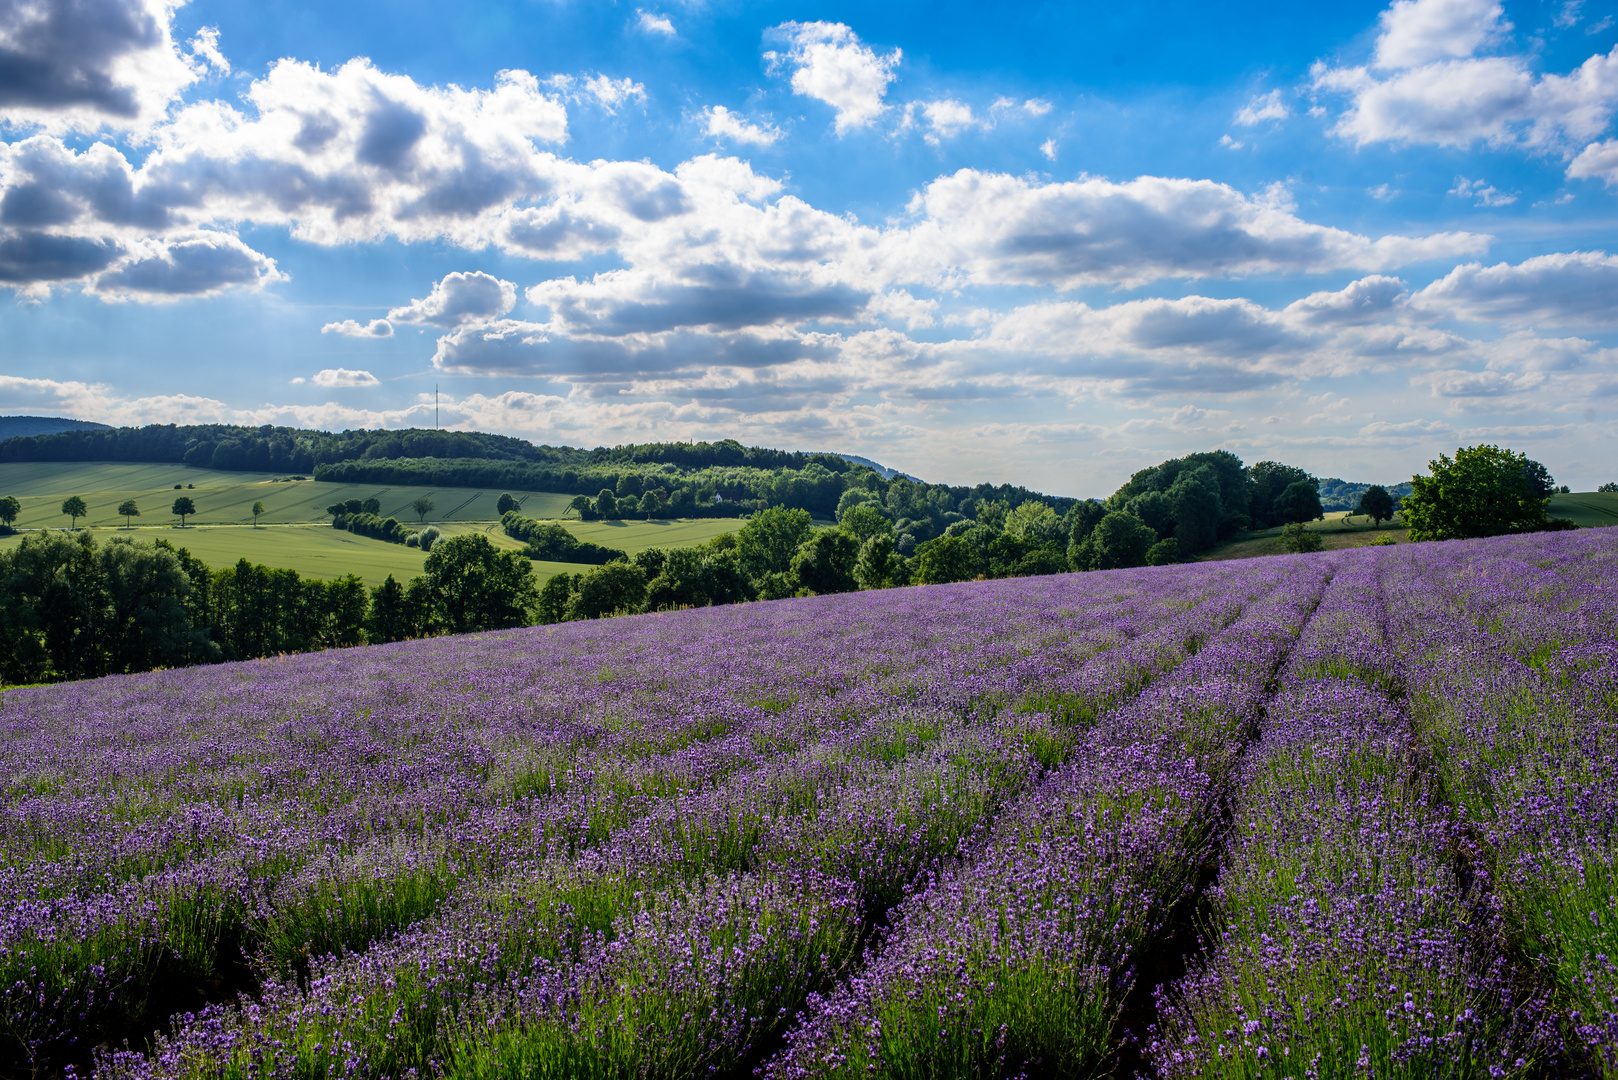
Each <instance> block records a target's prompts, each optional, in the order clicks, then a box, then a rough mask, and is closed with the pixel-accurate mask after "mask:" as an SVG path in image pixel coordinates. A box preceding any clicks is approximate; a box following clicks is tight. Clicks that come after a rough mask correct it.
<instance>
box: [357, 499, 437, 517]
mask: <svg viewBox="0 0 1618 1080" xmlns="http://www.w3.org/2000/svg"><path fill="white" fill-rule="evenodd" d="M429 509H430V508H429ZM360 513H362V514H376V515H377V516H378V517H380V516H381V514H382V500H381V499H379V498H377V497H376V496H375V495H372V496H371V497H370V498H369V499H366V500H365V501H364V502H362V503H360Z"/></svg>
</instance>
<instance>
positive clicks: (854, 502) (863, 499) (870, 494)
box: [837, 488, 886, 525]
mask: <svg viewBox="0 0 1618 1080" xmlns="http://www.w3.org/2000/svg"><path fill="white" fill-rule="evenodd" d="M866 505H873V506H878V507H880V506H881V505H882V499H881V498H880V497H879V496H878V495H877V493H876V492H874V491H867V490H866V489H864V488H849V489H848V490H847V491H845V492H843V493H842V494H841V495H839V496H838V497H837V523H838V524H839V525H841V524H842V523H843V515H845V514H847V513H848V511H849V510H850V509H852V508H853V507H856V506H866ZM884 516H886V515H884Z"/></svg>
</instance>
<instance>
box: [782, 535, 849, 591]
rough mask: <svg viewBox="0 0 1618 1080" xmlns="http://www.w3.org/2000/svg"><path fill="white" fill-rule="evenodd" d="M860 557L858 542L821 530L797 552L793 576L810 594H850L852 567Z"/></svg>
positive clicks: (793, 560) (793, 561)
mask: <svg viewBox="0 0 1618 1080" xmlns="http://www.w3.org/2000/svg"><path fill="white" fill-rule="evenodd" d="M859 557H860V542H859V540H858V539H856V538H855V536H854V535H853V534H852V533H847V532H844V531H843V530H842V529H821V530H820V531H819V532H816V533H813V534H812V535H811V536H810V537H809V539H807V540H805V541H804V542H803V544H802V545H801V546H800V547H799V548H798V551H797V554H796V555H794V556H793V559H792V575H793V576H794V577H795V578H797V579H798V584H799V585H800V586H801V587H803V588H805V589H809V590H810V591H811V592H816V593H820V594H822V595H824V594H826V593H841V592H853V591H854V590H855V589H857V588H859V582H857V581H855V580H854V564H855V563H856V562H857V561H858V560H859Z"/></svg>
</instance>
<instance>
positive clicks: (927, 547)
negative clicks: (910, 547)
mask: <svg viewBox="0 0 1618 1080" xmlns="http://www.w3.org/2000/svg"><path fill="white" fill-rule="evenodd" d="M977 576H978V550H977V545H976V544H974V543H973V542H972V540H971V538H970V537H967V536H941V537H939V538H938V539H937V540H930V541H928V542H927V543H925V544H923V545H922V546H921V547H920V548H919V549H917V552H916V581H917V582H918V583H919V584H922V585H942V584H945V583H947V582H951V581H971V580H972V579H973V578H975V577H977Z"/></svg>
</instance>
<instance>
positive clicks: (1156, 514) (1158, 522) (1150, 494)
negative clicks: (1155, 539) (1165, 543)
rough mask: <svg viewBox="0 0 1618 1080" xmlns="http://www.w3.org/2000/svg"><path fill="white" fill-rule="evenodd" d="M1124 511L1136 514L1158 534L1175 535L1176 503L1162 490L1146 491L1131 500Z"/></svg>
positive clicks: (1164, 535)
mask: <svg viewBox="0 0 1618 1080" xmlns="http://www.w3.org/2000/svg"><path fill="white" fill-rule="evenodd" d="M1124 512H1125V513H1129V514H1134V515H1135V516H1136V517H1138V518H1140V519H1141V520H1142V521H1144V522H1146V524H1148V525H1150V526H1151V527H1152V531H1153V532H1155V533H1157V535H1158V536H1161V537H1164V538H1167V537H1171V536H1173V535H1174V504H1173V503H1172V502H1170V501H1169V497H1168V496H1167V495H1165V494H1163V493H1162V492H1161V491H1145V492H1142V493H1141V494H1139V495H1136V496H1135V497H1134V498H1133V499H1130V500H1129V505H1128V506H1126V507H1124Z"/></svg>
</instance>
